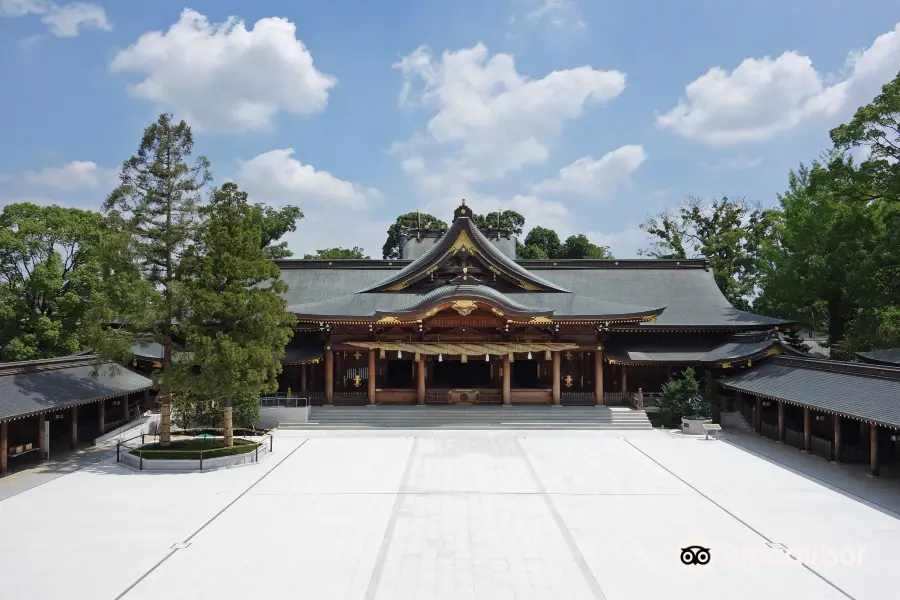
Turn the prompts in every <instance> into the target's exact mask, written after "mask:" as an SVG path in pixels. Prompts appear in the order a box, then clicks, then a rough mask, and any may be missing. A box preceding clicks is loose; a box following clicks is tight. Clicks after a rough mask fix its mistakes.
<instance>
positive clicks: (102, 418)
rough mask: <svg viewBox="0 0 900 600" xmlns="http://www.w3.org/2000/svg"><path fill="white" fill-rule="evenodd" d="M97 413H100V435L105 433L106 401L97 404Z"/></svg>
mask: <svg viewBox="0 0 900 600" xmlns="http://www.w3.org/2000/svg"><path fill="white" fill-rule="evenodd" d="M97 408H98V411H97V412H99V413H100V435H103V434H104V433H106V400H101V401H100V402H98V407H97Z"/></svg>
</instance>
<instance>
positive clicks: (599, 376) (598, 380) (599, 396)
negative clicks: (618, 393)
mask: <svg viewBox="0 0 900 600" xmlns="http://www.w3.org/2000/svg"><path fill="white" fill-rule="evenodd" d="M622 369H623V373H624V369H625V367H622ZM624 380H625V378H624V376H623V378H622V381H624ZM623 391H624V390H623ZM594 403H595V404H597V406H600V405H602V404H603V350H602V349H601V348H599V347H598V348H597V351H596V352H594Z"/></svg>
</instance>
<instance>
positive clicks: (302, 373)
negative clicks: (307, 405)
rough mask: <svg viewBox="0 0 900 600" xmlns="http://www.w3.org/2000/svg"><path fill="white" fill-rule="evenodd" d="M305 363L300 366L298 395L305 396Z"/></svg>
mask: <svg viewBox="0 0 900 600" xmlns="http://www.w3.org/2000/svg"><path fill="white" fill-rule="evenodd" d="M306 369H307V366H306V363H303V364H301V365H300V394H301V395H305V394H306Z"/></svg>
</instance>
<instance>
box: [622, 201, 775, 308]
mask: <svg viewBox="0 0 900 600" xmlns="http://www.w3.org/2000/svg"><path fill="white" fill-rule="evenodd" d="M777 222H778V214H777V213H776V212H775V211H771V210H765V209H762V208H760V207H758V206H750V205H749V204H747V203H746V202H745V201H744V200H740V199H738V200H734V199H731V198H728V197H727V196H726V197H723V198H722V199H721V200H718V201H715V200H713V201H705V200H703V199H701V198H697V197H688V198H687V199H686V200H685V201H684V202H683V203H682V204H681V205H680V206H679V207H678V210H677V212H676V213H675V214H672V213H669V212H664V213H662V214H660V215H657V216H656V217H653V218H651V219H650V220H648V221H647V222H646V223H644V224H642V225H641V229H643V230H644V231H646V232H647V233H649V234H650V235H651V236H653V237H654V238H655V240H654V242H653V245H652V246H651V247H650V248H648V249H644V250H641V251H640V252H639V254H642V255H645V256H651V257H654V258H670V259H677V258H693V257H699V256H704V257H706V258H707V259H708V260H709V264H710V268H712V271H713V275H714V276H715V279H716V284H717V285H718V286H719V289H720V290H722V293H723V294H724V295H725V297H726V298H727V299H728V301H729V302H731V304H733V305H734V306H736V307H738V308H741V309H745V310H746V309H748V308H749V305H750V299H751V298H752V297H753V296H754V295H755V293H756V291H757V287H758V285H759V279H760V266H761V263H762V254H763V251H764V242H765V240H766V239H767V238H768V236H769V235H771V233H772V231H773V229H774V228H775V227H776V226H777Z"/></svg>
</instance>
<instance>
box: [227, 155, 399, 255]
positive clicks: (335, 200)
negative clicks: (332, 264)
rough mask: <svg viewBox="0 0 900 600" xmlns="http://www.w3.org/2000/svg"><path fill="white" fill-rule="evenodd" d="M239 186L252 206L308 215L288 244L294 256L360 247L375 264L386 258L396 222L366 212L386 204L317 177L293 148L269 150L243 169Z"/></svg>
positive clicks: (325, 175)
mask: <svg viewBox="0 0 900 600" xmlns="http://www.w3.org/2000/svg"><path fill="white" fill-rule="evenodd" d="M235 180H236V181H237V182H238V183H239V184H240V185H241V187H242V188H243V189H244V190H246V191H247V193H248V194H249V195H250V199H251V200H252V201H255V202H265V203H266V204H269V205H271V206H284V205H286V204H292V205H295V206H298V207H299V208H300V210H302V211H303V213H304V215H305V218H304V219H302V220H301V221H300V222H299V224H298V226H297V231H296V232H294V233H292V234H288V235H287V236H285V238H284V240H285V241H287V242H288V246H289V247H290V248H291V250H292V251H293V252H294V254H295V256H298V257H302V256H303V254H304V253H307V252H310V253H311V252H315V251H316V250H318V249H320V248H332V247H335V246H345V247H349V246H360V247H362V248H365V249H366V251H367V252H368V253H369V255H370V256H371V257H372V258H381V246H382V244H384V240H385V237H386V232H387V229H388V227H389V226H390V224H391V222H393V219H392V220H391V222H387V221H381V220H379V219H376V218H373V217H372V216H371V215H370V214H368V213H367V210H366V209H369V208H372V206H373V205H375V204H377V203H378V202H379V201H380V200H381V193H380V192H379V191H378V190H377V189H374V188H370V187H365V186H362V185H359V184H356V183H351V182H349V181H344V180H342V179H338V178H337V177H335V176H334V175H332V174H331V173H329V172H328V171H317V170H316V169H315V168H313V167H312V166H310V165H305V164H303V163H301V162H300V161H299V160H297V159H296V158H294V150H293V149H292V148H284V149H279V150H270V151H269V152H265V153H263V154H259V155H257V156H254V157H253V158H251V159H250V160H247V161H245V162H243V163H241V164H240V165H239V166H238V169H237V172H236V174H235ZM348 209H349V212H348ZM336 233H339V235H338V237H335V235H336Z"/></svg>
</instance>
